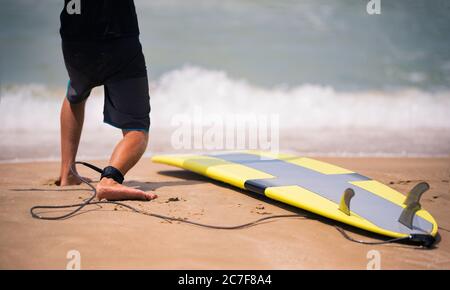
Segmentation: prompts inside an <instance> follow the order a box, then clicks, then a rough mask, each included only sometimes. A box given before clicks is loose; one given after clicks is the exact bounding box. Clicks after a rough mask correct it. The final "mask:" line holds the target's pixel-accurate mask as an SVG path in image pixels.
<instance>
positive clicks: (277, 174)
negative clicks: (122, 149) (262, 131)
mask: <svg viewBox="0 0 450 290" xmlns="http://www.w3.org/2000/svg"><path fill="white" fill-rule="evenodd" d="M152 160H153V161H154V162H158V163H164V164H168V165H173V166H177V167H180V168H183V169H187V170H190V171H193V172H196V173H198V174H201V175H204V176H207V177H209V178H212V179H215V180H218V181H222V182H225V183H228V184H231V185H233V186H236V187H238V188H241V189H246V190H249V191H252V192H255V193H258V194H262V195H265V196H267V197H269V198H271V199H274V200H277V201H281V202H283V203H286V204H289V205H292V206H295V207H298V208H301V209H304V210H307V211H311V212H313V213H316V214H319V215H321V216H324V217H327V218H330V219H334V220H337V221H339V222H342V223H346V224H349V225H352V226H355V227H358V228H361V229H364V230H367V231H371V232H374V233H377V234H381V235H385V236H389V237H394V238H402V237H411V239H412V240H417V241H419V242H423V243H424V244H429V243H430V240H431V243H432V242H433V241H434V237H435V236H436V234H437V230H438V226H437V224H436V221H435V220H434V218H433V217H432V216H431V215H430V214H429V213H428V212H427V211H426V210H424V209H422V208H421V207H420V203H419V199H420V196H421V194H422V193H423V192H425V191H426V190H427V189H428V185H427V184H426V183H420V184H418V185H417V186H416V187H415V188H414V189H413V190H412V191H411V192H410V193H409V194H408V196H404V195H403V194H401V193H399V192H398V191H396V190H394V189H392V188H390V187H388V186H386V185H384V184H382V183H380V182H378V181H375V180H372V179H370V178H368V177H366V176H363V175H360V174H358V173H355V172H353V171H351V170H347V169H344V168H341V167H339V166H335V165H332V164H329V163H325V162H322V161H319V160H315V159H312V158H306V157H297V156H294V155H288V154H273V153H269V152H261V151H240V152H231V153H221V154H213V155H160V156H154V157H153V158H152Z"/></svg>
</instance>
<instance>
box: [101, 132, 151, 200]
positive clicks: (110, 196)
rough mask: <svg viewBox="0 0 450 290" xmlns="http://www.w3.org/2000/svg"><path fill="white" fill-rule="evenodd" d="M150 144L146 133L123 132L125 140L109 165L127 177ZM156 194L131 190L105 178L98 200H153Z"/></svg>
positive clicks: (116, 148)
mask: <svg viewBox="0 0 450 290" xmlns="http://www.w3.org/2000/svg"><path fill="white" fill-rule="evenodd" d="M147 143H148V133H147V132H145V131H123V139H122V140H121V141H120V142H119V143H118V144H117V145H116V147H115V148H114V152H113V154H112V156H111V159H110V161H109V165H110V166H113V167H114V168H116V169H118V170H119V171H120V172H121V173H122V174H123V175H125V174H126V173H127V172H128V171H129V170H130V169H131V168H132V167H133V166H134V165H135V164H136V163H137V162H138V161H139V159H140V158H141V157H142V154H144V152H145V149H146V148H147ZM156 197H157V196H156V194H153V193H147V192H144V191H142V190H139V189H135V188H130V187H127V186H124V185H122V184H120V183H117V182H116V181H114V180H113V179H112V178H107V177H104V178H102V179H101V180H100V182H99V183H98V185H97V198H98V199H100V200H101V199H107V200H124V199H140V200H151V199H154V198H156Z"/></svg>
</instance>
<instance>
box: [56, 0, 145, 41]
mask: <svg viewBox="0 0 450 290" xmlns="http://www.w3.org/2000/svg"><path fill="white" fill-rule="evenodd" d="M60 18H61V29H60V34H61V38H62V39H63V40H105V39H112V38H122V37H130V36H136V35H139V26H138V21H137V15H136V9H135V6H134V2H133V0H64V8H63V10H62V11H61V16H60Z"/></svg>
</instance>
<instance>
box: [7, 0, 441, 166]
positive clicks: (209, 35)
mask: <svg viewBox="0 0 450 290" xmlns="http://www.w3.org/2000/svg"><path fill="white" fill-rule="evenodd" d="M367 2H368V1H366V0H345V1H344V0H341V1H332V0H327V1H325V0H304V1H293V0H292V1H287V0H280V1H266V0H253V1H250V0H239V1H238V0H227V1H213V0H204V1H201V0H154V1H145V0H136V1H135V3H136V8H137V13H138V17H139V23H140V30H141V42H142V44H143V48H144V54H145V56H146V61H147V66H148V70H149V77H150V84H149V85H150V92H151V98H152V115H151V117H152V131H153V134H152V137H151V139H152V142H153V143H151V144H153V145H150V151H152V152H159V151H173V146H171V143H170V137H171V133H172V132H173V131H174V127H173V126H172V125H173V119H174V117H176V116H180V115H183V114H184V115H188V116H194V115H195V114H196V113H198V112H199V110H200V111H201V112H203V113H204V114H210V115H214V116H219V118H223V119H226V118H227V116H230V115H231V116H235V115H237V114H240V115H246V114H247V115H256V116H271V115H276V116H278V118H279V122H278V124H277V126H278V127H279V130H280V134H279V136H280V142H279V143H280V144H279V145H280V148H281V149H286V150H291V151H296V152H299V153H305V154H312V155H314V154H316V155H317V154H321V155H323V154H329V155H389V156H392V155H393V156H443V155H445V156H448V155H450V49H449V48H450V32H449V31H450V30H449V29H448V28H449V27H450V2H449V1H444V0H443V1H437V0H428V1H426V0H423V1H412V0H398V1H387V0H381V14H380V15H369V14H368V13H367V12H366V4H367ZM62 6H63V1H57V0H39V1H31V0H0V7H1V9H0V64H1V65H0V124H2V126H1V127H0V161H3V162H5V161H21V160H30V159H57V158H58V155H59V147H58V146H59V144H58V141H59V135H58V130H59V108H60V105H61V101H62V99H63V97H64V93H65V92H64V89H65V86H66V84H67V73H66V72H65V68H64V64H63V60H62V53H61V48H60V45H61V44H60V37H59V34H58V29H59V13H60V11H61V9H62ZM102 96H103V92H102V90H101V89H97V90H95V91H94V93H93V95H92V97H91V99H90V100H89V101H88V105H87V112H86V122H85V128H84V133H83V139H82V143H81V147H80V156H82V157H83V158H96V157H107V156H108V154H109V153H110V152H111V151H112V147H113V145H114V143H115V142H116V141H117V140H119V139H120V132H118V130H116V129H113V128H111V127H109V126H107V125H105V124H103V123H102V106H103V98H102ZM171 124H172V125H171ZM203 125H205V124H203ZM205 126H206V125H205ZM152 146H153V147H152ZM150 151H149V152H150Z"/></svg>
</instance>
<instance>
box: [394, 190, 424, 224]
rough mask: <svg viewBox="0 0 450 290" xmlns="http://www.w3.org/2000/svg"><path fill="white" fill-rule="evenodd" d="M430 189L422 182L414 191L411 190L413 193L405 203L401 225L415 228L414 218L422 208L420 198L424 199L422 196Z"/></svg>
mask: <svg viewBox="0 0 450 290" xmlns="http://www.w3.org/2000/svg"><path fill="white" fill-rule="evenodd" d="M428 189H430V185H429V184H428V183H426V182H420V183H418V184H416V186H414V187H413V189H411V191H410V192H409V193H408V195H407V196H406V199H405V201H404V202H403V204H404V205H406V207H405V209H404V210H403V211H402V214H401V215H400V218H399V219H398V221H399V222H400V223H401V224H403V225H405V226H406V227H408V228H410V229H412V228H413V219H414V216H415V215H416V212H417V211H418V210H420V209H421V208H422V206H421V205H420V198H421V197H422V194H423V193H424V192H426V191H427V190H428Z"/></svg>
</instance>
